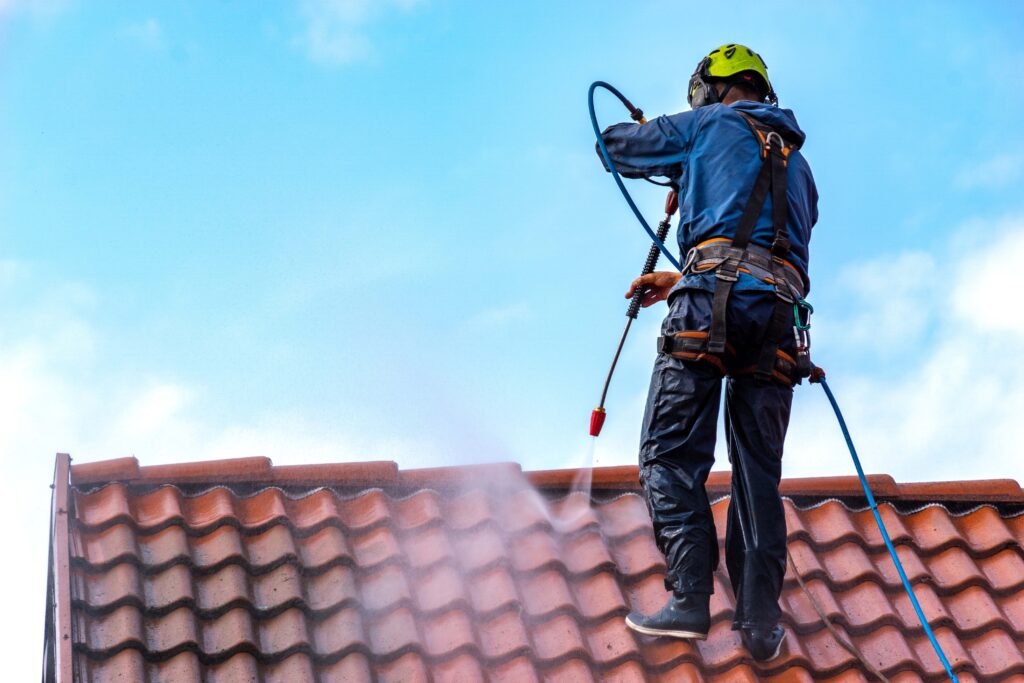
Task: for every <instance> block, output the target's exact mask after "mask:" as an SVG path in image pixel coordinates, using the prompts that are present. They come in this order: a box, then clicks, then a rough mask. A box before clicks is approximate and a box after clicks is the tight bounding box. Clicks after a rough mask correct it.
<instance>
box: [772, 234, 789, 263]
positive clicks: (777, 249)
mask: <svg viewBox="0 0 1024 683" xmlns="http://www.w3.org/2000/svg"><path fill="white" fill-rule="evenodd" d="M791 246H792V245H791V244H790V241H789V237H788V236H786V235H779V236H778V237H776V238H775V239H773V240H772V256H774V257H777V258H783V257H784V256H785V255H786V254H788V253H789V248H790V247H791Z"/></svg>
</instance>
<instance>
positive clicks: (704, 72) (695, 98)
mask: <svg viewBox="0 0 1024 683" xmlns="http://www.w3.org/2000/svg"><path fill="white" fill-rule="evenodd" d="M710 65H711V58H710V57H705V58H704V59H702V60H700V64H698V65H697V68H696V69H695V70H694V72H693V75H692V76H690V85H689V86H688V88H687V91H686V101H687V103H688V104H689V105H690V107H692V108H693V109H696V108H697V107H703V106H706V105H709V104H715V103H716V102H721V98H719V96H718V90H716V89H715V86H714V84H713V83H709V82H708V81H707V78H709V74H708V66H710Z"/></svg>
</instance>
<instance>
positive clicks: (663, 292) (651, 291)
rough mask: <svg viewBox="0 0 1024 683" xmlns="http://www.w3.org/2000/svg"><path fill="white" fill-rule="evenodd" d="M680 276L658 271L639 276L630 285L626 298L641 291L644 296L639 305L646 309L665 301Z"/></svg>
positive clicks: (674, 273) (666, 271)
mask: <svg viewBox="0 0 1024 683" xmlns="http://www.w3.org/2000/svg"><path fill="white" fill-rule="evenodd" d="M682 276H683V275H682V273H676V272H672V271H668V270H659V271H656V272H654V273H649V274H647V275H641V276H640V277H638V278H637V279H635V280H633V282H632V283H630V285H629V291H628V292H626V298H627V299H629V298H630V297H632V296H633V293H634V292H636V290H637V289H643V290H644V294H643V296H642V297H641V298H640V305H641V306H643V307H644V308H647V307H648V306H650V305H651V304H656V303H658V302H659V301H664V300H665V299H667V298H668V293H669V292H670V291H671V290H672V288H673V287H675V286H676V283H677V282H679V278H681V277H682Z"/></svg>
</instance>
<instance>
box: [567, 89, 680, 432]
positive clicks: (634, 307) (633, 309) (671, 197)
mask: <svg viewBox="0 0 1024 683" xmlns="http://www.w3.org/2000/svg"><path fill="white" fill-rule="evenodd" d="M597 88H603V89H605V90H607V91H608V92H610V93H611V94H613V95H615V96H616V97H617V98H618V99H619V101H620V102H622V104H623V105H624V106H625V107H626V109H627V110H628V111H629V116H630V118H632V119H633V120H634V121H636V122H637V123H638V124H641V125H642V124H644V123H647V119H646V118H644V112H643V110H641V109H640V108H639V107H635V106H633V103H632V102H630V101H629V100H628V99H626V97H625V95H623V94H622V93H621V92H619V91H618V90H617V89H616V88H615V87H614V86H612V85H609V84H608V83H605V82H604V81H596V82H594V83H593V84H591V86H590V92H589V93H588V96H587V97H588V102H589V105H590V122H591V124H592V125H593V126H594V135H596V136H597V145H598V147H599V148H600V150H601V156H602V157H604V162H605V165H606V166H607V167H608V170H609V171H610V172H611V174H612V177H614V178H615V183H616V184H617V185H618V186H619V190H621V191H622V196H623V197H625V198H626V202H627V203H628V204H629V206H630V208H631V209H633V213H634V214H635V215H636V217H637V220H639V221H640V224H641V225H643V227H644V229H645V230H646V231H647V234H649V235H650V236H651V239H652V240H653V242H654V243H653V244H652V245H651V248H650V250H649V251H648V252H647V260H646V261H644V267H643V270H642V271H641V273H640V275H641V276H644V275H648V274H650V273H653V272H654V267H655V266H656V265H657V263H658V257H659V256H660V255H661V254H662V253H664V254H665V256H666V257H668V260H669V261H671V262H672V265H674V266H675V267H676V269H677V270H678V269H679V262H678V261H677V260H676V259H675V257H674V256H673V255H672V253H671V252H670V251H669V250H668V247H666V246H665V238H666V237H667V236H668V231H669V229H670V228H671V227H672V216H673V215H674V214H675V212H676V209H677V208H678V207H679V197H678V195H677V194H676V191H675V189H672V190H670V191H669V193H668V196H667V197H666V198H665V217H664V218H663V219H662V220H661V223H659V224H658V231H657V232H654V231H652V230H651V228H650V226H649V225H647V221H646V220H644V217H643V215H642V214H641V213H640V209H638V208H637V206H636V204H635V203H634V202H633V198H632V197H631V196H630V195H629V192H628V191H627V190H626V186H625V185H624V184H623V182H622V178H621V177H620V176H619V173H618V171H617V170H616V168H615V164H614V163H613V162H612V159H611V155H610V154H609V153H608V148H607V146H605V144H604V139H603V138H602V137H601V129H600V127H599V126H598V125H597V113H596V112H595V110H594V91H595V90H596V89H597ZM651 182H654V181H651ZM654 184H655V185H663V184H664V183H659V182H654ZM668 185H669V186H670V187H671V183H668ZM646 291H647V288H646V287H637V289H636V291H635V292H633V298H632V299H631V300H630V302H629V308H628V309H626V327H625V328H624V329H623V330H622V336H621V337H620V338H619V345H618V346H617V347H616V349H615V356H614V357H613V358H612V364H611V367H609V368H608V376H607V377H606V378H605V381H604V388H603V389H602V391H601V402H600V403H598V405H597V407H596V408H594V410H593V412H591V414H590V435H591V436H598V435H599V434H600V433H601V428H602V427H603V426H604V419H605V417H606V416H607V413H606V412H605V409H604V402H605V399H606V398H607V397H608V387H609V386H610V385H611V382H612V375H614V374H615V366H616V365H618V362H619V356H620V355H621V354H622V347H623V346H624V345H625V343H626V337H627V336H628V335H629V329H630V327H631V326H632V325H633V321H634V320H636V317H637V315H638V314H639V312H640V306H641V303H642V301H643V297H644V293H645V292H646Z"/></svg>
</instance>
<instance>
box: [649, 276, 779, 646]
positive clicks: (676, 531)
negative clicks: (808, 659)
mask: <svg viewBox="0 0 1024 683" xmlns="http://www.w3.org/2000/svg"><path fill="white" fill-rule="evenodd" d="M711 297H712V293H711V292H709V291H704V290H698V289H681V290H677V291H675V292H673V294H672V296H671V297H670V299H669V314H668V316H667V317H666V318H665V321H664V323H663V324H662V334H664V335H672V334H674V333H675V332H681V331H707V330H708V329H709V327H710V323H711ZM775 302H776V299H775V295H774V293H773V292H771V291H766V290H764V289H742V288H737V289H734V290H733V292H732V293H731V295H730V297H729V312H728V317H727V332H728V336H727V340H728V343H729V345H730V346H731V347H733V348H734V350H735V357H734V359H733V364H734V366H735V367H745V366H748V365H753V364H756V363H757V359H758V357H759V354H760V348H761V345H762V343H763V342H764V336H765V330H766V329H767V328H768V326H769V322H770V321H771V317H772V312H773V310H774V307H775ZM793 346H794V343H793V340H792V339H791V338H790V339H788V340H786V341H784V343H783V345H782V347H781V348H782V349H783V350H784V351H787V352H788V353H790V354H792V353H793ZM723 381H724V382H725V435H726V441H727V445H728V451H729V461H730V462H731V463H732V497H731V499H730V501H729V511H728V523H727V526H726V530H725V538H726V541H725V559H726V566H727V568H728V570H729V579H730V582H731V583H732V588H733V592H734V593H735V596H736V615H735V619H734V622H733V627H734V628H750V627H770V626H773V625H775V624H776V623H778V620H779V616H780V613H781V612H780V609H779V604H778V601H779V595H780V592H781V590H782V578H783V575H784V574H785V570H786V519H785V515H784V512H783V507H782V500H781V498H780V497H779V479H780V477H781V475H782V447H783V441H784V440H785V436H786V428H787V427H788V425H789V414H790V406H791V404H792V400H793V389H792V387H790V386H786V385H783V384H780V383H779V382H775V381H767V382H765V381H759V380H757V379H755V378H754V376H753V375H750V376H738V377H727V378H723V376H722V374H721V372H720V371H719V370H717V369H716V368H715V367H713V366H712V365H710V364H708V363H706V362H702V361H688V360H681V359H678V358H675V357H673V356H669V355H665V354H659V356H658V358H657V360H656V361H655V364H654V374H653V376H652V377H651V388H650V392H649V394H648V397H647V408H646V411H645V414H644V423H643V432H642V435H641V441H640V481H641V484H642V485H643V489H644V493H645V497H646V500H647V506H648V510H649V511H650V513H651V519H652V521H653V523H654V535H655V539H656V540H657V543H658V547H659V548H660V549H661V551H662V553H664V555H665V561H666V564H667V566H668V570H667V575H666V580H665V582H666V586H667V587H668V588H669V589H672V590H675V591H676V592H677V593H712V592H713V591H714V582H713V580H712V573H713V572H714V570H715V569H716V568H717V567H718V557H719V549H718V540H717V534H716V531H715V522H714V519H713V517H712V514H711V507H710V504H709V501H708V496H707V492H706V491H705V489H704V483H705V481H707V477H708V473H709V472H710V471H711V466H712V464H713V463H714V452H715V436H716V429H717V423H718V412H719V405H720V403H721V392H722V383H723Z"/></svg>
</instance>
